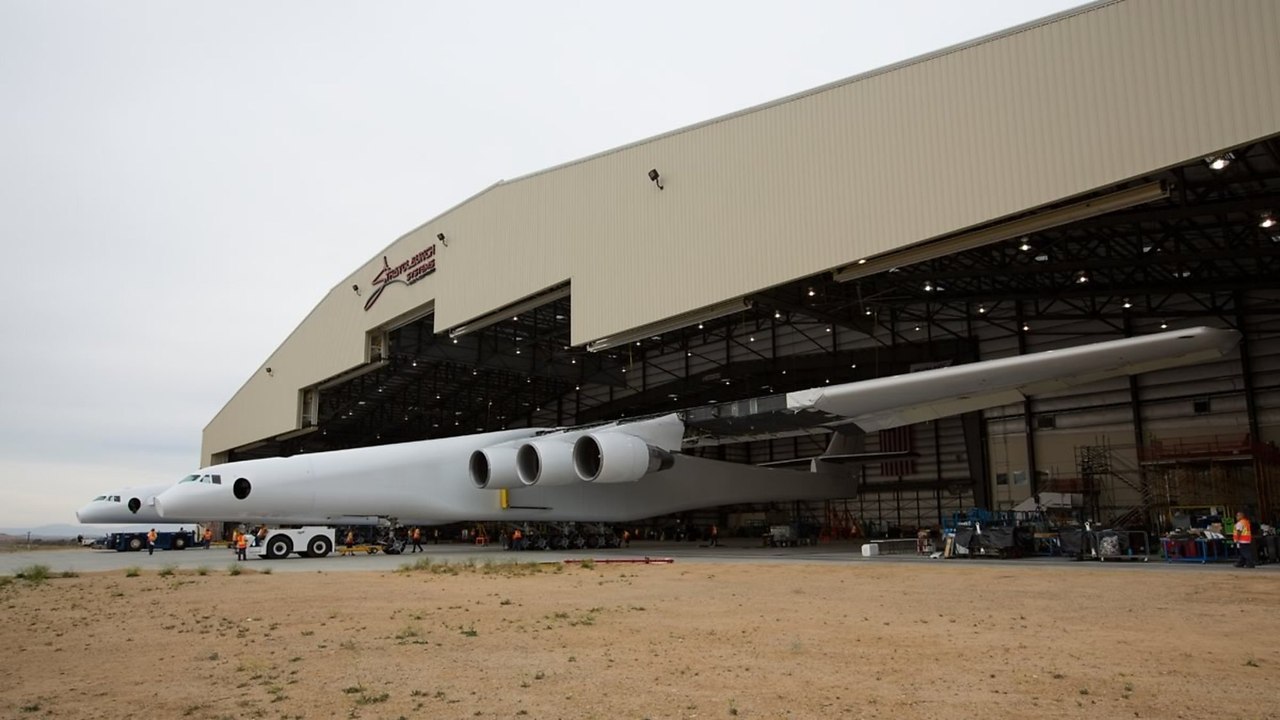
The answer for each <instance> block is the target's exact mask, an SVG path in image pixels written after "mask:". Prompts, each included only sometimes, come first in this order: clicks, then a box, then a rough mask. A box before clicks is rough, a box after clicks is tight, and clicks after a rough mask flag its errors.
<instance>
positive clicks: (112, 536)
mask: <svg viewBox="0 0 1280 720" xmlns="http://www.w3.org/2000/svg"><path fill="white" fill-rule="evenodd" d="M197 542H198V541H197V540H196V534H195V531H193V530H178V531H176V532H157V533H156V549H157V550H185V549H187V548H189V547H191V546H193V545H195V544H197ZM101 547H103V548H105V549H107V550H115V551H116V552H137V551H139V550H145V549H146V548H147V534H146V533H145V532H115V533H109V534H108V535H107V538H106V540H105V541H104V542H103V543H102V545H101Z"/></svg>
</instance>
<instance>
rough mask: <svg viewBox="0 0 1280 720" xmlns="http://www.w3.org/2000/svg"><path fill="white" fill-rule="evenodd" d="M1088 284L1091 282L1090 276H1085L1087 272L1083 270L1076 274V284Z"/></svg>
mask: <svg viewBox="0 0 1280 720" xmlns="http://www.w3.org/2000/svg"><path fill="white" fill-rule="evenodd" d="M1087 282H1089V276H1088V275H1087V274H1085V272H1084V271H1083V270H1081V271H1080V272H1078V273H1076V284H1078V285H1083V284H1085V283H1087Z"/></svg>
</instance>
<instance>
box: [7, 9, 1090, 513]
mask: <svg viewBox="0 0 1280 720" xmlns="http://www.w3.org/2000/svg"><path fill="white" fill-rule="evenodd" d="M1079 4H1081V3H1080V2H1079V0H965V1H964V2H957V1H955V0H898V2H894V3H888V2H883V1H882V0H843V1H832V2H794V3H781V2H777V3H762V2H746V1H734V2H730V1H728V0H725V1H720V2H687V1H686V2H672V1H667V0H647V1H645V2H630V3H606V2H598V1H597V2H516V1H512V2H447V3H446V2H425V1H423V2H378V3H356V2H332V1H325V0H319V1H317V0H307V1H306V2H301V1H297V2H274V3H271V2H234V1H233V2H200V3H195V2H177V1H175V0H156V1H153V2H134V1H128V0H111V1H108V0H102V1H96V2H65V1H59V0H0V278H2V279H3V282H2V283H0V338H2V344H0V348H3V350H2V351H0V491H2V492H3V495H2V496H0V498H2V500H0V527H23V526H35V525H41V524H44V523H52V522H74V515H73V513H74V511H75V509H76V508H77V507H79V506H80V505H82V504H83V503H84V502H85V501H87V500H88V499H89V498H90V497H92V496H93V495H96V494H99V493H101V492H102V491H105V490H107V489H110V488H113V487H118V486H124V485H138V484H152V483H160V482H167V481H169V480H174V481H176V480H177V479H178V478H179V477H181V476H182V475H183V474H185V473H186V472H187V471H188V470H190V469H192V468H194V467H195V466H197V465H198V464H199V459H200V457H199V452H200V433H201V430H202V429H203V427H204V426H205V424H206V423H207V422H208V421H209V420H210V419H211V418H212V417H213V416H214V414H215V413H216V412H217V411H218V410H219V409H220V408H221V407H222V405H223V404H224V403H225V402H226V401H227V400H229V399H230V398H231V396H232V394H233V393H234V392H235V391H236V390H237V389H238V388H239V387H240V385H241V384H242V383H243V382H244V380H245V379H246V378H247V377H248V376H249V375H250V374H251V373H252V372H253V371H254V370H255V369H256V368H257V367H258V365H259V364H261V363H262V361H263V360H265V359H266V357H267V356H268V355H269V354H270V353H271V352H272V351H273V350H274V349H275V348H276V347H277V346H278V345H279V344H280V342H282V341H283V340H284V338H285V336H286V335H288V333H289V332H290V331H292V330H293V328H294V327H296V326H297V325H298V323H299V322H301V321H302V319H303V317H304V316H305V315H306V314H307V313H308V312H309V311H310V310H311V309H312V308H313V307H314V306H315V305H316V303H318V302H319V300H320V299H321V298H322V297H323V296H324V294H325V293H326V292H327V291H328V290H329V289H330V288H331V287H333V286H334V285H335V284H337V283H338V282H339V281H340V280H341V279H342V278H343V277H344V276H346V275H347V274H348V273H350V272H351V271H352V270H354V269H355V268H356V267H357V266H358V265H359V264H361V263H362V262H364V261H365V260H367V259H369V258H370V257H373V256H374V255H375V254H376V253H377V252H378V251H379V250H381V249H382V248H383V247H385V246H386V245H387V244H388V243H390V242H391V241H392V240H394V239H395V238H396V237H398V236H400V235H401V234H403V233H405V232H407V231H408V230H410V229H412V228H414V227H415V226H417V225H419V224H420V223H422V222H423V221H425V220H427V219H429V218H431V217H433V216H435V215H437V214H439V213H440V212H442V211H444V210H446V209H447V208H449V207H450V206H452V205H454V204H456V203H458V202H460V201H461V200H463V199H465V198H466V197H468V196H470V195H472V194H474V193H476V192H478V191H480V190H482V189H484V188H485V187H487V186H489V185H490V184H492V183H494V182H496V181H497V180H499V179H504V178H514V177H517V176H520V175H523V174H526V173H529V172H533V171H536V170H539V169H542V168H545V167H549V166H552V165H557V164H560V163H563V162H566V161H569V160H573V159H575V158H578V157H582V156H584V155H590V154H593V153H596V152H600V151H602V150H607V149H609V148H612V147H616V146H618V145H622V144H626V143H629V142H633V141H636V140H640V139H643V138H646V137H649V136H652V135H656V134H659V133H663V132H666V131H669V130H673V129H676V128H679V127H681V126H684V125H689V124H692V123H696V122H700V121H702V120H706V119H709V118H712V117H715V116H717V115H722V114H725V113H728V112H733V111H735V110H739V109H742V108H744V107H749V106H751V105H755V104H758V103H762V102H767V101H769V100H773V99H776V98H779V97H782V96H784V95H789V94H792V93H795V92H798V91H801V90H805V89H807V88H811V87H814V86H817V85H821V84H824V83H827V82H831V81H833V80H838V79H840V78H844V77H848V76H850V75H855V74H858V73H862V72H865V71H868V70H872V69H875V68H878V67H882V66H884V65H887V64H891V63H894V62H897V61H900V60H904V59H906V58H909V57H913V56H916V55H920V54H922V53H927V52H931V51H933V50H937V49H939V48H942V47H945V46H948V45H952V44H955V43H958V42H963V41H966V40H970V39H972V38H975V37H979V36H981V35H985V34H988V33H991V32H995V31H998V30H1001V29H1004V28H1007V27H1009V26H1012V25H1017V24H1020V23H1023V22H1026V21H1028V20H1032V19H1035V18H1037V17H1042V16H1044V15H1048V14H1052V13H1054V12H1058V11H1060V10H1063V9H1066V8H1069V7H1073V6H1076V5H1079Z"/></svg>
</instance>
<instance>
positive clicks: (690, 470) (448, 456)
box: [156, 327, 1239, 524]
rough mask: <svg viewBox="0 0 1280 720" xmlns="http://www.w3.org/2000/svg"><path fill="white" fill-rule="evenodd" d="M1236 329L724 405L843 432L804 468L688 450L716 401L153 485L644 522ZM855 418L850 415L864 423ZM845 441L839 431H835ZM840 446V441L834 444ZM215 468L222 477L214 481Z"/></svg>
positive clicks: (259, 516)
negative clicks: (885, 436) (913, 428)
mask: <svg viewBox="0 0 1280 720" xmlns="http://www.w3.org/2000/svg"><path fill="white" fill-rule="evenodd" d="M1238 340H1239V334H1238V333H1236V332H1235V331H1232V330H1219V329H1213V328H1203V327H1201V328H1192V329H1189V330H1177V331H1172V332H1164V333H1159V334H1154V335H1146V336H1141V337H1134V338H1126V339H1123V340H1112V341H1107V342H1099V343H1094V344H1090V345H1083V346H1079V347H1073V348H1066V349H1062V350H1053V351H1046V352H1040V353H1034V354H1030V355H1023V356H1020V357H1010V358H1001V359H997V360H986V361H980V362H974V363H969V364H965V365H957V366H953V367H946V368H940V369H935V370H925V371H921V372H916V373H909V374H906V375H895V376H891V377H883V378H877V379H874V380H864V381H860V382H853V383H846V384H842V385H831V386H826V387H821V388H815V389H811V390H803V391H799V392H792V393H786V394H783V395H772V396H767V397H762V398H756V399H753V400H745V401H741V402H736V403H727V404H724V405H721V406H718V407H717V408H716V409H717V411H718V414H719V417H720V418H725V417H726V416H734V417H739V418H741V419H742V420H744V422H743V423H742V424H743V425H744V426H749V425H751V424H753V423H752V421H753V420H757V421H761V423H762V424H763V421H765V420H767V419H768V417H770V416H771V417H773V418H775V419H777V418H782V417H785V418H786V420H787V422H788V423H789V424H790V425H791V426H793V427H796V426H809V427H813V428H828V429H833V430H835V432H834V434H833V437H832V442H831V445H830V446H829V447H828V450H827V453H826V454H824V455H820V456H818V457H816V458H814V459H812V462H810V463H809V469H810V471H811V472H808V473H799V472H794V471H783V470H776V469H769V468H764V467H755V466H751V465H743V464H738V463H729V462H724V461H719V460H709V459H706V458H700V457H694V456H690V455H683V454H680V450H681V447H682V445H683V444H684V442H685V435H686V429H693V427H694V425H693V424H694V423H695V422H696V416H697V415H698V414H699V413H705V412H706V409H705V408H704V409H700V410H696V411H686V412H681V413H673V414H670V415H664V416H660V417H651V418H648V419H641V420H632V421H620V422H615V423H609V424H602V425H595V426H589V427H576V428H573V427H569V428H551V429H547V428H542V429H539V428H521V429H516V430H504V431H500V432H491V433H484V434H478V435H466V436H459V437H451V438H443V439H437V440H422V441H417V442H408V443H400V444H395V445H381V446H375V447H364V448H353V449H349V450H334V451H330V452H321V453H314V454H311V453H308V454H303V455H294V456H291V457H280V458H264V459H259V460H245V461H240V462H231V463H225V464H222V465H214V466H211V467H208V468H205V469H203V470H200V471H197V472H196V473H193V474H192V475H191V476H189V477H187V478H185V479H184V480H183V481H182V482H180V483H178V484H177V485H174V486H171V487H170V488H169V489H168V490H165V491H164V492H163V493H161V494H160V495H159V496H158V497H157V498H156V507H157V509H158V510H159V513H160V515H161V517H163V518H165V519H166V520H171V519H172V520H178V519H181V520H183V521H201V520H239V521H264V520H267V519H270V518H275V517H290V518H294V519H295V521H296V522H300V523H308V524H342V523H343V522H344V520H345V519H347V518H351V517H353V516H374V517H382V518H396V519H400V520H405V519H409V518H412V519H413V521H414V522H418V523H423V524H430V523H446V522H454V521H461V520H475V521H484V520H511V521H530V520H534V521H536V520H551V521H607V522H619V521H629V520H637V519H641V518H646V517H652V516H655V515H663V514H666V513H671V512H677V511H681V510H689V509H695V508H700V507H710V506H714V505H725V504H732V503H741V502H768V501H778V500H818V499H828V498H840V497H848V496H849V495H850V494H852V493H853V492H854V488H853V485H852V483H851V477H852V476H851V475H850V474H849V473H848V472H847V471H846V472H838V471H836V470H835V469H834V468H835V467H836V465H835V461H838V460H840V459H847V458H849V457H850V456H849V455H843V454H840V453H839V451H840V450H841V449H842V447H847V446H848V443H847V440H848V438H849V436H850V433H856V432H858V431H859V430H860V431H864V432H871V431H876V430H882V429H886V428H891V427H897V426H900V425H907V424H911V423H917V422H923V421H926V420H933V419H937V418H941V417H946V416H950V415H956V414H959V413H964V412H969V411H973V410H980V409H983V408H988V407H995V406H998V405H1004V404H1008V403H1014V402H1020V401H1022V400H1023V399H1024V398H1025V397H1026V396H1030V395H1036V394H1039V393H1044V392H1051V391H1058V390H1064V389H1067V388H1071V387H1074V386H1078V385H1083V384H1087V383H1091V382H1095V381H1098V380H1102V379H1105V378H1111V377H1118V376H1122V375H1132V374H1137V373H1142V372H1147V371H1151V370H1158V369H1163V368H1170V367H1177V366H1181V365H1190V364H1194V363H1199V362H1205V361H1209V360H1213V359H1216V358H1220V357H1222V356H1224V355H1226V354H1228V353H1230V352H1231V351H1232V349H1233V348H1234V347H1235V345H1236V343H1237V342H1238ZM855 426H856V427H855ZM838 440H840V442H838ZM838 446H842V447H838ZM213 478H218V481H217V482H214V481H213Z"/></svg>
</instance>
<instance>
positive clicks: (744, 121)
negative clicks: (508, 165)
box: [205, 0, 1280, 455]
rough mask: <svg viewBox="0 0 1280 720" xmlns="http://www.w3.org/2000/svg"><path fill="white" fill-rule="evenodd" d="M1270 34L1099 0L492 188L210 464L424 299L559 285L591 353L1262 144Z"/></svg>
mask: <svg viewBox="0 0 1280 720" xmlns="http://www.w3.org/2000/svg"><path fill="white" fill-rule="evenodd" d="M1276 27H1280V4H1277V3H1276V2H1274V1H1273V0H1235V1H1233V2H1213V3H1210V2H1198V1H1196V0H1127V1H1125V2H1117V3H1113V4H1104V5H1100V6H1095V7H1091V8H1089V9H1087V10H1086V11H1084V12H1080V13H1077V14H1074V15H1069V16H1066V17H1063V18H1061V19H1058V20H1056V21H1054V22H1050V23H1046V24H1044V25H1040V26H1036V27H1032V28H1029V29H1024V30H1022V31H1020V32H1016V33H1013V34H1011V35H1007V36H1004V37H997V38H994V39H989V40H987V41H984V42H981V43H978V44H975V45H972V46H969V47H963V48H959V49H956V50H954V51H951V52H948V53H946V54H943V55H940V56H938V57H934V58H929V59H926V60H923V61H921V62H915V63H910V64H906V65H905V66H903V67H900V68H897V69H894V70H891V71H888V72H884V73H879V74H872V75H869V76H866V77H861V78H854V79H852V80H851V81H849V82H846V83H843V84H836V85H833V86H830V87H828V88H825V89H822V90H820V91H817V92H814V93H811V94H807V95H803V96H799V97H796V98H792V99H788V100H786V101H783V102H780V103H779V104H776V105H773V106H766V107H762V108H759V109H756V110H753V111H751V112H746V113H742V114H737V115H733V116H729V117H727V118H724V119H722V120H719V121H712V122H709V123H706V124H703V125H700V126H695V127H693V128H690V129H688V130H685V131H680V132H676V133H672V134H669V135H666V136H662V137H660V138H656V139H654V140H652V141H649V142H644V143H640V144H637V145H633V146H629V147H626V148H622V149H619V150H617V151H615V152H611V153H606V154H603V155H600V156H597V157H593V158H590V159H588V160H585V161H582V162H579V163H574V164H570V165H566V166H564V167H561V168H555V169H553V170H550V171H547V172H545V173H541V174H536V175H532V176H529V177H526V178H522V179H520V180H518V181H514V182H511V183H506V184H499V185H497V186H495V187H494V188H491V189H490V190H488V191H487V192H484V193H482V194H480V195H478V196H476V197H475V198H473V199H472V200H470V201H468V202H466V203H464V204H462V205H460V206H459V207H457V208H454V209H452V210H450V211H448V212H446V213H445V214H443V215H441V216H440V217H438V218H435V219H434V220H432V221H431V222H429V223H428V224H426V225H424V226H423V227H422V228H419V229H418V230H415V231H414V232H412V233H409V234H408V235H406V236H405V237H404V238H401V239H400V240H398V241H396V242H395V243H393V244H392V245H391V246H390V247H389V248H388V249H387V250H386V251H385V253H386V254H387V255H388V256H389V257H391V258H395V257H408V256H409V255H412V253H413V252H414V251H415V248H416V247H417V246H419V245H421V244H422V243H423V241H424V238H428V239H429V238H434V237H435V233H437V232H443V233H445V234H446V235H447V236H448V238H449V240H450V244H449V247H448V248H440V249H439V257H438V267H439V272H437V274H436V275H435V276H434V277H432V278H430V281H429V282H423V283H419V284H418V285H415V286H414V287H412V288H392V289H391V290H388V292H387V297H384V298H383V299H382V300H381V301H380V304H379V308H378V312H376V313H372V312H371V313H365V312H364V311H363V309H362V305H363V303H362V301H360V299H359V298H357V297H355V296H354V293H349V292H347V291H349V289H350V285H351V284H352V283H361V284H364V283H367V282H368V281H369V279H371V278H372V276H373V274H374V273H376V271H377V269H378V267H380V266H381V257H382V253H379V255H378V256H377V257H376V258H375V259H373V260H371V262H370V263H369V264H368V265H366V266H365V267H362V268H361V269H359V270H358V271H357V272H356V273H354V274H353V275H352V276H350V277H349V278H347V279H346V280H344V281H343V282H342V283H340V284H339V285H338V287H337V288H336V289H335V291H334V292H333V293H331V294H330V296H329V297H327V298H326V300H325V301H324V302H322V303H321V305H320V306H319V307H317V308H316V311H315V312H313V313H312V314H311V316H309V317H308V319H307V320H306V322H305V323H304V324H305V325H307V326H320V327H307V328H305V330H306V332H301V331H302V330H303V328H299V331H300V332H296V333H295V334H294V335H293V336H291V337H290V339H289V340H288V341H286V343H285V345H284V346H282V347H281V349H280V350H279V351H278V352H277V353H276V354H275V355H273V356H272V358H270V359H269V360H268V362H267V363H266V364H270V365H272V366H273V367H274V366H275V365H277V364H281V363H280V362H279V360H278V359H277V355H279V356H280V357H281V358H287V359H288V360H290V365H291V362H292V361H293V360H295V359H296V360H298V361H300V362H302V363H303V365H302V366H301V367H299V368H298V369H297V373H296V374H294V373H293V371H292V370H290V371H289V373H290V374H288V375H287V380H286V376H282V375H277V376H276V378H275V380H276V382H275V383H274V384H268V383H265V382H264V381H263V380H262V379H261V378H258V377H256V376H255V378H254V379H253V380H251V381H250V382H249V383H248V384H246V386H245V388H243V389H242V390H241V392H240V393H238V394H237V396H236V397H235V398H233V400H232V401H231V405H232V406H234V407H231V406H229V407H228V408H227V409H225V410H224V412H223V413H222V414H220V415H219V416H218V417H217V418H215V420H214V421H213V422H212V423H210V426H209V428H207V429H206V438H205V446H206V448H205V449H206V455H207V453H208V451H209V450H210V449H222V448H225V447H231V446H234V445H238V444H241V443H244V442H248V441H251V440H255V439H258V438H260V437H263V436H266V435H270V434H272V433H274V432H283V431H287V430H289V429H291V427H292V425H291V423H290V422H285V420H286V419H287V418H292V416H293V414H294V411H293V410H292V409H290V410H289V411H287V412H285V411H284V410H282V409H281V408H280V405H281V403H284V404H286V405H288V406H289V407H290V408H292V407H293V406H294V405H295V402H294V401H293V400H292V399H286V397H285V396H286V395H288V396H290V398H291V397H292V395H294V394H296V391H297V389H298V388H299V387H302V386H305V385H307V384H310V383H313V382H315V381H317V380H319V379H321V378H324V377H328V376H332V375H334V374H337V373H339V372H342V371H343V370H345V369H347V368H348V367H350V364H349V363H350V362H351V358H352V357H354V356H357V355H358V354H359V353H358V352H355V351H353V349H358V348H362V346H363V336H364V333H365V332H367V331H368V330H370V329H372V328H375V327H377V326H378V325H379V324H380V323H383V322H386V320H387V319H388V318H389V317H393V316H394V315H397V314H399V313H402V312H406V311H409V310H411V309H412V308H413V307H414V306H415V305H420V304H423V303H426V302H430V301H432V300H434V301H435V308H436V313H437V322H436V326H437V327H438V328H444V327H449V326H453V325H457V324H460V323H462V322H464V321H466V320H468V319H471V318H473V317H476V316H479V315H482V314H484V313H487V312H489V311H491V310H493V309H496V308H498V307H501V306H503V305H505V304H508V303H510V302H513V301H515V300H518V299H520V298H522V297H524V296H527V295H530V294H532V293H535V292H537V291H538V290H541V289H543V288H546V287H548V286H551V285H554V284H556V283H559V282H562V281H563V280H566V279H571V280H572V282H573V313H572V337H573V342H574V343H575V344H582V343H585V342H587V341H590V340H593V339H596V338H600V337H604V336H607V335H609V334H612V333H615V332H618V331H620V330H625V329H628V328H632V327H636V326H640V325H644V324H647V323H650V322H655V321H658V320H661V319H663V318H666V317H670V316H672V315H675V314H678V313H680V312H685V311H688V310H691V309H695V308H699V307H703V306H706V305H710V304H713V303H715V302H718V301H721V300H724V299H726V298H732V297H736V296H740V295H744V294H748V293H751V292H754V291H757V290H759V289H761V288H765V287H768V286H772V285H776V284H779V283H782V282H786V281H788V280H792V279H795V278H798V277H803V276H806V275H810V274H814V273H817V272H821V271H823V270H825V269H829V268H833V267H836V266H839V265H842V264H845V263H849V262H852V261H854V260H856V259H858V258H859V257H863V256H866V255H871V254H876V253H883V252H886V251H889V250H892V249H894V248H898V247H902V246H904V245H908V244H911V243H915V242H919V241H922V240H925V239H928V238H932V237H937V236H940V235H945V234H949V233H952V232H956V231H958V230H961V229H964V228H967V227H971V226H974V225H978V224H982V223H986V222H989V221H992V220H995V219H998V218H1000V217H1004V216H1007V215H1010V214H1013V213H1017V212H1021V211H1023V210H1025V209H1028V208H1033V207H1037V206H1041V205H1044V204H1047V203H1052V202H1056V201H1058V200H1061V199H1063V198H1068V197H1073V196H1076V195H1079V194H1081V193H1086V192H1089V191H1093V190H1096V189H1099V188H1103V187H1107V186H1110V185H1112V184H1114V183H1117V182H1120V181H1124V180H1127V179H1130V178H1133V177H1136V176H1139V175H1142V174H1144V173H1148V172H1150V171H1152V170H1153V169H1156V168H1163V167H1168V166H1172V165H1175V164H1178V163H1181V162H1184V161H1186V160H1188V159H1191V158H1195V157H1198V156H1202V155H1206V154H1209V153H1212V152H1214V151H1217V150H1220V149H1222V148H1226V147H1231V146H1234V145H1238V144H1240V143H1243V142H1246V141H1249V140H1252V139H1255V138H1259V137H1263V136H1268V135H1271V134H1274V133H1276V132H1277V131H1278V130H1280V127H1278V125H1277V119H1278V118H1280V93H1274V92H1268V90H1269V88H1270V85H1271V84H1272V81H1273V79H1274V78H1276V77H1280V44H1277V43H1276V42H1275V28H1276ZM1228 109H1229V110H1228ZM650 168H657V169H658V170H659V171H660V172H661V174H662V177H663V180H664V184H665V186H666V189H665V190H662V191H659V190H658V189H657V188H656V187H654V185H653V184H652V183H651V182H649V180H648V178H647V177H646V173H647V172H648V170H649V169H650ZM477 279H483V282H477ZM392 290H396V291H399V292H394V293H393V292H392ZM343 363H348V364H345V365H344V364H343ZM282 386H288V387H287V388H286V390H287V392H286V391H285V390H279V389H277V388H279V387H282ZM286 400H287V401H286ZM224 415H225V418H224Z"/></svg>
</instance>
